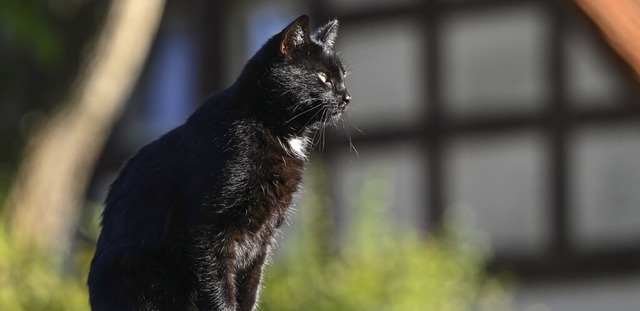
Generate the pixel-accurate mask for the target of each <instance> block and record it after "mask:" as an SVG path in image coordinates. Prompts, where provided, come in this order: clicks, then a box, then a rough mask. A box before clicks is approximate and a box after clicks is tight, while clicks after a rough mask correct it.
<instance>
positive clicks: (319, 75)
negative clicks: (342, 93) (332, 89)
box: [318, 71, 331, 84]
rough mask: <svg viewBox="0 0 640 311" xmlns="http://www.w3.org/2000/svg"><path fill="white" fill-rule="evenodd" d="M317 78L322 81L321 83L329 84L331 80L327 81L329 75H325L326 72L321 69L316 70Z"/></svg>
mask: <svg viewBox="0 0 640 311" xmlns="http://www.w3.org/2000/svg"><path fill="white" fill-rule="evenodd" d="M318 78H320V81H322V83H328V84H331V81H329V77H327V74H326V73H324V72H322V71H320V72H318Z"/></svg>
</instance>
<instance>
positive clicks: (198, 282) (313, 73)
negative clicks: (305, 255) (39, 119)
mask: <svg viewBox="0 0 640 311" xmlns="http://www.w3.org/2000/svg"><path fill="white" fill-rule="evenodd" d="M337 29H338V22H337V21H335V20H334V21H331V22H329V23H328V24H326V25H324V26H322V27H320V29H318V31H317V32H316V33H315V34H314V35H309V17H308V16H306V15H303V16H301V17H299V18H298V19H296V20H295V21H293V22H292V23H291V24H290V25H289V26H287V27H286V28H285V29H284V30H282V32H280V33H279V34H277V35H275V36H273V37H272V38H271V39H269V40H268V41H267V42H266V44H265V45H264V46H263V47H262V48H261V49H260V50H259V51H258V52H257V53H256V55H255V56H253V57H252V58H251V59H250V60H249V62H248V63H247V64H246V66H245V68H244V69H243V71H242V73H241V75H240V77H239V78H238V80H237V81H236V82H235V83H234V84H233V85H232V86H230V87H229V88H227V89H226V90H224V91H222V92H220V93H217V94H215V95H213V96H212V97H210V98H209V99H207V100H206V101H205V102H204V104H202V106H201V107H200V108H199V109H198V110H197V111H196V112H194V113H193V115H191V117H189V119H188V120H187V122H186V123H185V124H183V125H181V126H179V127H178V128H176V129H174V130H172V131H170V132H169V133H167V134H165V135H164V136H162V137H161V138H160V139H158V140H156V141H154V142H152V143H150V144H149V145H147V146H145V147H144V148H142V150H140V151H139V152H138V153H137V154H136V155H135V156H134V157H133V158H132V159H131V160H129V162H128V164H127V165H126V167H125V168H124V169H123V170H122V172H121V173H120V176H119V177H118V178H117V179H116V181H115V182H114V183H113V185H112V186H111V191H110V192H109V195H108V196H107V199H106V203H105V204H106V207H105V210H104V214H103V218H102V232H101V234H100V238H99V240H98V245H97V249H96V252H95V255H94V258H93V261H92V262H91V271H90V273H89V280H88V284H89V292H90V303H91V307H92V309H93V310H99V311H112V310H200V311H208V310H225V311H231V310H247V311H248V310H254V309H255V305H256V301H257V299H258V294H259V290H260V282H261V278H262V269H263V265H264V262H265V259H266V258H267V257H268V256H269V249H270V247H271V245H272V244H273V242H274V237H275V235H276V232H277V231H278V228H279V227H280V225H281V224H282V223H283V220H284V219H285V214H286V212H287V209H288V207H289V205H290V203H291V199H292V196H293V194H294V193H295V192H296V191H297V190H298V187H299V184H300V180H301V174H302V169H303V166H304V162H305V156H306V154H307V152H308V149H309V148H310V144H311V141H310V140H311V138H310V134H312V133H313V131H314V130H317V129H318V128H320V127H322V126H324V125H325V124H326V123H327V122H328V121H330V120H332V119H336V118H338V117H339V115H340V114H341V113H342V112H343V111H344V110H345V109H346V106H347V104H348V103H349V101H350V100H351V97H350V95H349V93H348V92H347V89H346V88H345V85H344V77H345V69H344V66H343V65H342V63H341V61H340V60H339V59H338V57H337V56H336V53H335V52H334V49H333V45H334V42H335V39H336V35H337Z"/></svg>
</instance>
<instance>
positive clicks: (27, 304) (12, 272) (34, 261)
mask: <svg viewBox="0 0 640 311" xmlns="http://www.w3.org/2000/svg"><path fill="white" fill-rule="evenodd" d="M50 258H51V257H50V256H47V254H45V253H44V252H42V251H40V250H38V249H35V248H33V247H30V246H27V245H25V244H24V243H19V242H18V241H17V240H16V239H12V238H11V237H10V236H9V235H8V234H7V231H6V229H5V228H4V227H3V226H0V310H2V311H40V310H43V311H44V310H46V311H63V310H88V309H89V304H88V302H89V298H88V296H87V295H88V294H87V288H86V285H85V277H84V274H85V273H86V271H87V269H88V266H87V263H88V259H89V258H88V257H87V256H85V257H83V258H78V259H77V261H75V262H74V263H72V264H70V265H71V266H73V270H74V272H70V273H65V274H64V275H63V273H61V270H60V265H58V264H56V263H54V262H52V261H51V260H50Z"/></svg>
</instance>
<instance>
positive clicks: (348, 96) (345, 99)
mask: <svg viewBox="0 0 640 311" xmlns="http://www.w3.org/2000/svg"><path fill="white" fill-rule="evenodd" d="M342 101H343V102H344V104H345V105H348V104H349V102H350V101H351V94H349V92H346V91H345V92H344V95H342Z"/></svg>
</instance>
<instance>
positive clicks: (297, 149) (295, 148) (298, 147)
mask: <svg viewBox="0 0 640 311" xmlns="http://www.w3.org/2000/svg"><path fill="white" fill-rule="evenodd" d="M287 143H288V144H289V149H290V150H291V152H292V153H293V154H294V155H295V156H297V157H299V158H305V157H306V156H307V155H306V151H307V144H308V138H300V137H294V138H290V139H289V140H287Z"/></svg>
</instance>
